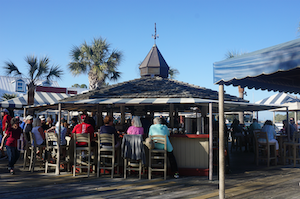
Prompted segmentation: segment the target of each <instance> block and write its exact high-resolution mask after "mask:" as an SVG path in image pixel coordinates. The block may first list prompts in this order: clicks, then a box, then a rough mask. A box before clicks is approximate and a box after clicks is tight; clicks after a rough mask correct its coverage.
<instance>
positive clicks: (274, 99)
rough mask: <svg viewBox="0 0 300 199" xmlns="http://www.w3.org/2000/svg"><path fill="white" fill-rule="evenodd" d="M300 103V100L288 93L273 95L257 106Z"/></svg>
mask: <svg viewBox="0 0 300 199" xmlns="http://www.w3.org/2000/svg"><path fill="white" fill-rule="evenodd" d="M293 102H300V99H299V98H297V97H295V96H293V95H290V94H286V93H278V94H275V95H272V96H270V97H268V98H265V99H262V100H260V101H258V102H255V104H264V105H283V104H286V103H293Z"/></svg>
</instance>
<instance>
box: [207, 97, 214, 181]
mask: <svg viewBox="0 0 300 199" xmlns="http://www.w3.org/2000/svg"><path fill="white" fill-rule="evenodd" d="M208 112H209V175H208V179H209V180H212V177H213V157H214V156H213V123H212V122H213V118H212V117H213V114H212V103H209V104H208Z"/></svg>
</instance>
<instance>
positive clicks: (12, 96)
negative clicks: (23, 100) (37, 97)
mask: <svg viewBox="0 0 300 199" xmlns="http://www.w3.org/2000/svg"><path fill="white" fill-rule="evenodd" d="M16 97H18V95H16V94H9V93H3V94H2V96H1V99H2V100H10V99H13V98H16Z"/></svg>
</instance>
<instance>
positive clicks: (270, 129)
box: [261, 125, 276, 140]
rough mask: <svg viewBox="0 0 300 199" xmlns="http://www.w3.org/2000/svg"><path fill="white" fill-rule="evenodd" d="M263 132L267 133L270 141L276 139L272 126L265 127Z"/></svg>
mask: <svg viewBox="0 0 300 199" xmlns="http://www.w3.org/2000/svg"><path fill="white" fill-rule="evenodd" d="M261 131H262V132H267V135H268V140H272V139H275V134H276V132H275V128H274V126H272V125H264V127H263V128H262V129H261Z"/></svg>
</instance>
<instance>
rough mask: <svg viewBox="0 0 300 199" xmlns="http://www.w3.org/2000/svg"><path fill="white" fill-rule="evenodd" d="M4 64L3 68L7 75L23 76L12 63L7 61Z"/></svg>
mask: <svg viewBox="0 0 300 199" xmlns="http://www.w3.org/2000/svg"><path fill="white" fill-rule="evenodd" d="M4 64H5V66H3V68H4V70H5V73H6V74H7V75H14V76H18V75H22V73H21V72H20V71H19V69H18V67H17V66H16V65H15V64H14V63H13V62H12V61H6V62H4Z"/></svg>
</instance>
